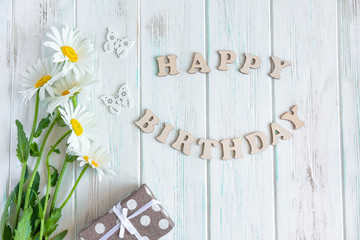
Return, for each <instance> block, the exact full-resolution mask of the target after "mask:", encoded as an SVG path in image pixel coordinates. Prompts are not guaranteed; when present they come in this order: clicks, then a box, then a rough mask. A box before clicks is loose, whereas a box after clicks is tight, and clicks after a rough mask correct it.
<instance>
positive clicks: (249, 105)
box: [208, 0, 275, 239]
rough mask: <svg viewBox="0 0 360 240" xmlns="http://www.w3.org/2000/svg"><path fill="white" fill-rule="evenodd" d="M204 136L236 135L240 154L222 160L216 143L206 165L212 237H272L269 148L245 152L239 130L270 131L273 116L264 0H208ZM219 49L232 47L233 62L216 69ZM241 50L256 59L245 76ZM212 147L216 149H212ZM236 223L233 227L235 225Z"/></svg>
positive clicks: (268, 24) (245, 146) (244, 145)
mask: <svg viewBox="0 0 360 240" xmlns="http://www.w3.org/2000/svg"><path fill="white" fill-rule="evenodd" d="M208 4H209V5H208V32H209V35H208V54H209V62H210V65H211V68H212V69H213V71H212V72H211V73H209V75H208V78H209V92H208V96H209V98H208V101H209V105H208V111H209V119H208V122H209V138H212V139H217V140H222V139H230V138H241V139H242V140H243V142H242V147H243V154H244V157H243V158H241V159H232V160H227V161H223V160H221V157H222V156H221V155H222V153H221V151H220V147H218V148H217V151H216V153H215V154H214V158H213V159H212V160H210V162H209V163H210V164H209V184H210V226H211V227H210V234H211V239H239V237H240V236H241V238H243V239H274V237H275V231H274V229H275V222H274V208H273V206H274V192H273V148H272V147H269V148H268V149H267V150H265V151H264V152H261V153H260V154H256V155H249V147H248V145H247V144H246V143H245V142H246V140H245V139H244V138H243V136H244V135H246V134H249V133H251V132H254V131H263V132H265V133H266V134H267V135H268V134H269V130H268V126H269V124H270V122H271V121H272V104H271V97H272V96H271V94H272V92H271V78H270V77H269V76H268V73H269V69H270V63H269V61H268V59H269V56H270V54H271V48H270V27H269V26H270V22H269V21H270V16H269V13H270V9H269V4H264V1H253V0H248V1H241V2H240V1H235V0H234V1H221V2H219V1H208ZM218 50H232V51H234V52H235V53H236V55H237V58H236V63H234V64H231V65H229V70H228V71H225V72H222V71H219V70H217V69H216V68H217V67H218V64H219V59H220V58H219V54H218V53H217V52H216V51H218ZM244 53H250V54H254V55H256V56H258V57H260V58H261V60H262V62H263V63H262V65H261V67H260V68H259V69H256V70H251V71H250V74H249V75H244V74H242V73H241V72H240V71H239V69H240V67H242V65H243V63H244ZM214 152H215V151H214ZM234 224H235V225H236V226H235V225H234Z"/></svg>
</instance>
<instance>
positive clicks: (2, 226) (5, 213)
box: [0, 191, 14, 238]
mask: <svg viewBox="0 0 360 240" xmlns="http://www.w3.org/2000/svg"><path fill="white" fill-rule="evenodd" d="M13 195H14V191H13V192H12V193H11V194H10V195H9V196H8V198H7V200H6V203H5V206H4V210H3V213H2V215H1V221H0V238H1V236H5V234H4V233H5V232H4V230H5V229H6V228H5V225H6V222H7V218H8V214H9V210H8V209H9V207H10V205H11V202H12V200H13Z"/></svg>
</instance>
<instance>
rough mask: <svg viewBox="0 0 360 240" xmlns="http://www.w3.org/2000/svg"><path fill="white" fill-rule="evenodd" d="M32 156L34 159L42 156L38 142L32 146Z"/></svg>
mask: <svg viewBox="0 0 360 240" xmlns="http://www.w3.org/2000/svg"><path fill="white" fill-rule="evenodd" d="M30 156H32V157H38V156H40V152H39V147H38V145H37V143H36V142H33V143H32V144H31V145H30Z"/></svg>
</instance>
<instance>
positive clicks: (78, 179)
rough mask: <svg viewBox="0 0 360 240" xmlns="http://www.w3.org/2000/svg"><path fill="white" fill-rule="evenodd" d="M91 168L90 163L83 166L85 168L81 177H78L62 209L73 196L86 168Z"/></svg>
mask: <svg viewBox="0 0 360 240" xmlns="http://www.w3.org/2000/svg"><path fill="white" fill-rule="evenodd" d="M88 168H89V165H87V164H86V166H85V167H84V168H83V170H82V171H81V173H80V175H79V177H78V178H77V180H76V182H75V185H74V186H73V188H72V189H71V192H70V193H69V195H68V196H67V198H66V200H65V202H64V203H63V204H62V205H61V207H60V209H61V210H62V209H63V208H64V207H65V205H66V204H67V202H68V201H69V200H70V198H71V196H72V195H73V193H74V191H75V189H76V187H77V185H78V184H79V182H80V180H81V178H82V177H83V175H84V173H85V172H86V170H87V169H88Z"/></svg>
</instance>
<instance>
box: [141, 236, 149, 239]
mask: <svg viewBox="0 0 360 240" xmlns="http://www.w3.org/2000/svg"><path fill="white" fill-rule="evenodd" d="M142 240H150V239H149V238H148V237H147V236H144V237H142Z"/></svg>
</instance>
